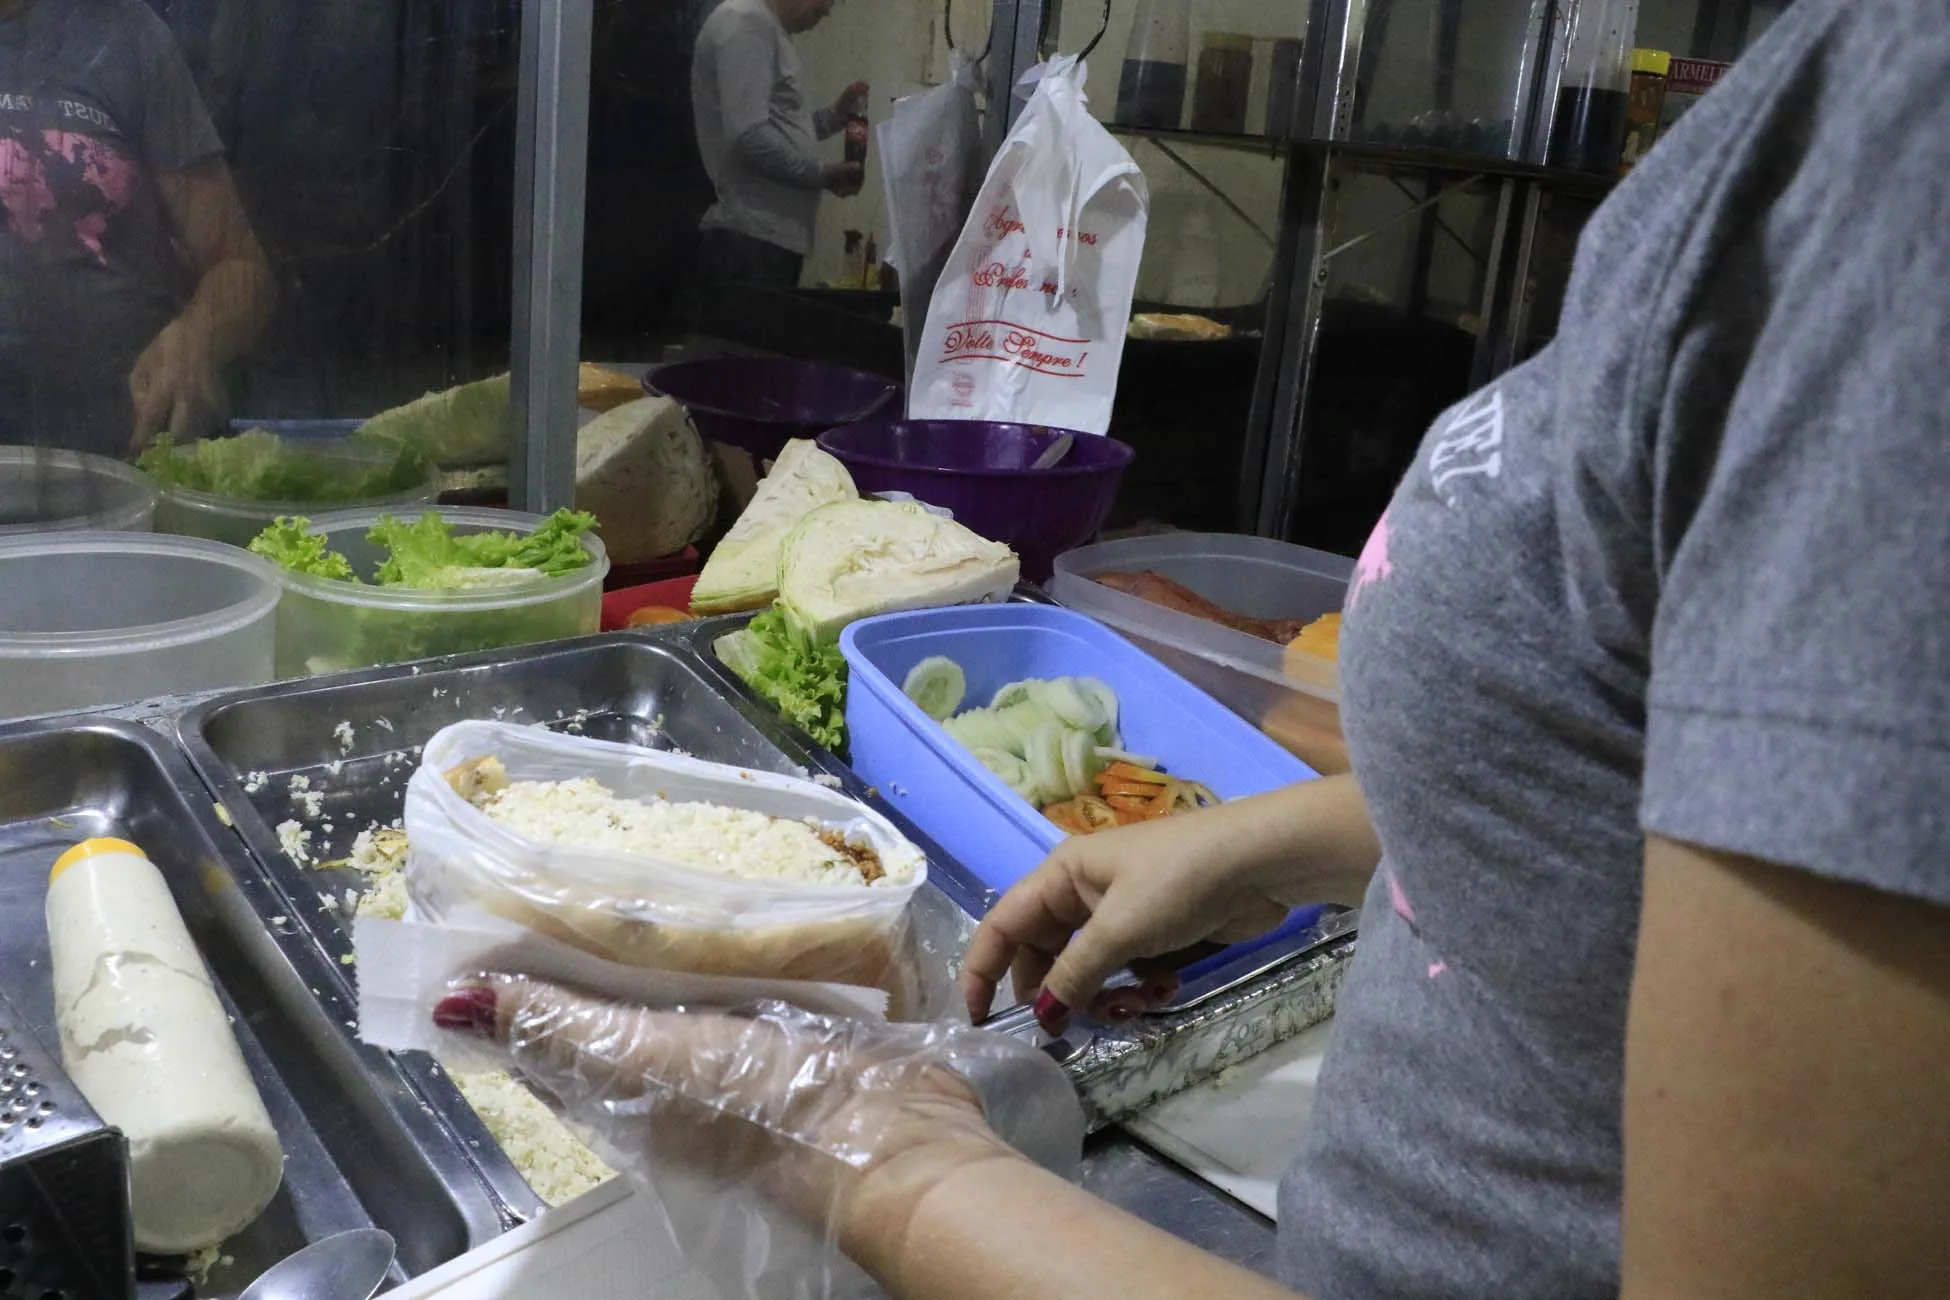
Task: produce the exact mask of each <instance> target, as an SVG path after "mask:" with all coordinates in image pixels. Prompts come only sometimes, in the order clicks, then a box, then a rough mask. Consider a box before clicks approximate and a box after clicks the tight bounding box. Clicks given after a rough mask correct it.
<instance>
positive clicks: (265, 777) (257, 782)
mask: <svg viewBox="0 0 1950 1300" xmlns="http://www.w3.org/2000/svg"><path fill="white" fill-rule="evenodd" d="M270 783H271V774H270V773H269V772H252V773H251V774H250V775H249V776H247V777H245V778H244V793H245V794H256V793H257V792H258V791H259V790H262V789H263V788H264V787H265V786H267V785H269V784H270Z"/></svg>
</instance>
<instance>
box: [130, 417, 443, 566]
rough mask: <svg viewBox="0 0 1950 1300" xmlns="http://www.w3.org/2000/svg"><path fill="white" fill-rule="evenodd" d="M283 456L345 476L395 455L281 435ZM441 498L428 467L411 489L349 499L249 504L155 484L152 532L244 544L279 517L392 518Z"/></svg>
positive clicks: (377, 465)
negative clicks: (378, 512)
mask: <svg viewBox="0 0 1950 1300" xmlns="http://www.w3.org/2000/svg"><path fill="white" fill-rule="evenodd" d="M280 441H281V442H282V443H283V444H284V449H285V452H286V454H288V455H290V456H292V457H294V458H301V459H304V460H313V461H317V462H318V463H319V465H320V466H321V468H324V469H326V470H327V471H328V472H329V470H331V469H338V470H342V471H344V472H346V473H348V474H350V473H355V472H357V471H359V470H365V469H378V468H381V467H383V466H384V465H386V464H387V463H388V462H389V461H391V460H392V459H393V458H394V457H395V456H396V455H397V453H396V452H394V451H392V450H390V449H386V448H377V447H364V446H360V445H359V444H357V443H354V442H349V441H346V440H344V439H342V438H329V439H328V438H312V437H300V438H292V437H288V436H284V435H280ZM439 496H440V485H439V481H438V480H437V479H436V478H435V471H434V469H433V468H432V466H428V468H427V471H426V476H425V478H423V479H422V480H421V481H420V482H419V483H418V484H416V485H415V486H413V487H410V488H406V489H403V490H401V491H398V492H393V493H389V494H387V495H385V496H378V497H364V498H350V499H345V500H338V501H316V500H314V501H250V500H246V499H244V498H242V497H232V496H224V495H221V494H219V493H216V492H203V491H199V490H197V489H196V488H187V487H176V486H172V485H170V484H167V483H160V482H159V483H157V484H156V531H157V532H159V533H179V534H181V535H183V536H185V537H208V538H210V539H211V540H213V541H218V542H229V543H230V544H231V545H232V546H249V545H250V542H251V538H253V537H255V536H257V535H258V534H259V533H261V532H263V531H264V530H265V529H266V528H267V527H269V526H270V524H271V521H272V520H274V519H277V518H278V517H280V516H282V515H319V514H323V513H325V512H326V511H342V510H356V509H385V510H389V511H391V512H392V513H394V514H404V513H406V512H407V511H413V512H414V513H418V511H417V510H416V509H415V507H418V506H428V505H432V504H433V503H434V501H435V500H437V499H438V498H439Z"/></svg>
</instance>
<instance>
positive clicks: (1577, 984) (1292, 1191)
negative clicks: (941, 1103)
mask: <svg viewBox="0 0 1950 1300" xmlns="http://www.w3.org/2000/svg"><path fill="white" fill-rule="evenodd" d="M1946 88H1950V8H1947V7H1946V6H1945V5H1944V3H1943V0H1800V3H1799V4H1797V5H1795V6H1794V7H1793V8H1791V9H1790V10H1789V11H1788V12H1787V13H1786V14H1785V15H1784V16H1783V17H1782V18H1781V19H1780V20H1779V21H1778V22H1777V23H1776V24H1775V26H1774V28H1773V29H1772V30H1771V31H1770V32H1769V34H1768V35H1767V37H1766V38H1764V40H1763V41H1762V42H1760V43H1759V44H1757V45H1756V47H1755V48H1754V49H1753V50H1751V51H1750V52H1749V54H1748V55H1747V57H1746V58H1744V59H1743V60H1742V61H1741V63H1740V64H1739V65H1738V66H1737V67H1736V68H1735V69H1734V70H1733V71H1732V72H1731V73H1730V74H1729V75H1728V77H1727V79H1726V80H1725V81H1724V82H1723V83H1722V84H1721V85H1720V86H1719V87H1718V88H1717V89H1716V90H1714V91H1713V93H1712V94H1710V95H1708V96H1706V97H1705V99H1704V100H1703V101H1702V102H1701V103H1700V104H1699V105H1698V106H1697V107H1695V108H1694V109H1693V110H1692V111H1691V113H1689V114H1688V116H1687V117H1686V118H1685V119H1684V121H1683V122H1682V123H1681V125H1680V126H1679V127H1678V128H1677V130H1676V131H1675V133H1674V135H1673V136H1672V137H1671V138H1670V139H1668V140H1666V141H1664V142H1662V143H1661V144H1660V145H1659V146H1658V148H1656V149H1655V150H1653V151H1652V153H1651V155H1650V157H1649V158H1648V159H1647V160H1646V161H1645V162H1644V163H1642V164H1641V165H1640V166H1639V167H1638V168H1637V169H1636V170H1635V171H1634V172H1633V174H1632V176H1631V178H1630V179H1629V180H1628V181H1627V182H1626V183H1625V184H1624V185H1622V186H1621V187H1620V189H1619V190H1618V192H1617V193H1616V194H1615V195H1614V196H1613V198H1612V199H1611V200H1610V201H1609V202H1608V203H1606V204H1605V205H1604V207H1603V208H1602V209H1601V210H1600V211H1599V213H1598V214H1597V216H1596V217H1595V218H1594V219H1593V221H1592V222H1591V224H1590V226H1589V227H1588V229H1587V231H1586V233H1585V235H1584V238H1583V241H1582V244H1581V246H1580V249H1579V255H1578V262H1577V267H1576V271H1575V273H1574V276H1573V280H1572V285H1571V291H1570V295H1569V298H1568V300H1567V303H1566V308H1565V312H1564V317H1563V324H1562V326H1561V329H1560V332H1559V335H1558V337H1557V339H1556V340H1555V341H1554V342H1553V343H1552V344H1551V346H1550V347H1548V348H1547V349H1546V350H1545V351H1544V352H1543V353H1542V354H1541V355H1539V356H1538V357H1537V358H1536V359H1535V360H1533V361H1532V362H1531V363H1529V364H1527V365H1525V366H1522V367H1520V368H1518V369H1517V370H1515V371H1512V372H1511V373H1510V374H1509V375H1507V376H1505V377H1504V378H1503V379H1502V380H1500V381H1498V382H1497V383H1495V384H1494V385H1492V386H1491V387H1489V388H1488V389H1486V390H1484V391H1483V392H1481V393H1478V394H1477V395H1475V396H1473V397H1471V398H1470V399H1469V400H1467V401H1465V402H1464V403H1462V404H1461V405H1459V406H1458V407H1456V408H1455V409H1454V410H1452V411H1450V412H1448V413H1447V414H1446V415H1444V416H1443V417H1442V419H1441V420H1440V421H1438V423H1437V424H1436V426H1435V428H1434V429H1433V430H1432V431H1431V433H1430V435H1429V437H1428V438H1427V440H1426V441H1425V442H1424V445H1423V447H1422V449H1421V451H1420V453H1419V455H1418V458H1417V460H1416V463H1415V465H1414V466H1413V467H1412V468H1411V469H1410V470H1409V472H1408V474H1407V477H1406V478H1405V480H1404V481H1403V483H1402V485H1401V487H1400V489H1399V491H1398V493H1397V494H1396V496H1395V499H1394V502H1393V504H1392V505H1391V506H1390V508H1389V510H1388V513H1387V515H1386V516H1385V517H1384V519H1383V521H1382V523H1381V525H1380V527H1379V528H1377V530H1376V532H1375V535H1374V537H1373V539H1372V540H1370V542H1369V543H1368V545H1367V548H1366V550H1365V552H1364V554H1363V555H1362V557H1361V560H1360V563H1359V565H1358V566H1357V572H1356V580H1355V584H1354V586H1353V588H1352V589H1351V591H1350V594H1349V600H1348V613H1347V624H1346V634H1345V639H1344V640H1343V642H1342V646H1343V652H1342V653H1343V661H1344V668H1343V672H1344V683H1345V686H1344V689H1345V698H1344V704H1343V711H1344V717H1345V723H1346V728H1347V735H1348V742H1349V748H1350V751H1351V753H1352V756H1353V760H1354V768H1355V771H1356V773H1357V775H1358V776H1359V778H1360V780H1361V783H1362V786H1363V789H1364V790H1365V792H1366V794H1367V797H1368V800H1369V804H1370V807H1371V808H1372V810H1373V813H1374V817H1375V822H1376V825H1377V827H1378V828H1379V831H1380V834H1381V842H1382V846H1383V850H1384V857H1383V865H1382V870H1381V872H1380V873H1379V874H1378V876H1377V878H1376V881H1375V885H1374V888H1373V889H1372V890H1371V891H1370V894H1369V897H1368V905H1367V908H1366V910H1365V920H1364V926H1363V930H1362V936H1361V950H1360V953H1359V956H1358V957H1357V958H1356V961H1355V965H1354V969H1353V971H1352V972H1351V974H1350V976H1349V978H1348V982H1347V986H1346V990H1345V992H1344V994H1343V996H1342V1000H1341V1004H1340V1008H1339V1016H1338V1018H1339V1022H1340V1026H1339V1032H1338V1035H1337V1041H1336V1046H1335V1050H1334V1053H1333V1055H1332V1057H1331V1058H1330V1060H1329V1062H1328V1064H1327V1067H1326V1070H1325V1073H1324V1075H1323V1078H1322V1081H1321V1090H1320V1097H1319V1101H1318V1105H1317V1106H1316V1108H1315V1110H1314V1112H1313V1119H1312V1123H1311V1126H1310V1128H1309V1132H1308V1137H1307V1140H1306V1142H1305V1144H1304V1147H1303V1150H1302V1153H1301V1156H1300V1159H1299V1160H1298V1162H1297V1163H1296V1166H1295V1169H1294V1171H1293V1173H1292V1174H1291V1175H1290V1176H1289V1178H1288V1180H1287V1182H1286V1184H1285V1186H1284V1187H1283V1189H1282V1197H1281V1204H1280V1228H1281V1234H1282V1239H1281V1263H1282V1271H1283V1274H1284V1276H1285V1277H1286V1279H1287V1280H1288V1281H1290V1282H1291V1283H1292V1284H1294V1285H1296V1286H1298V1287H1300V1288H1301V1289H1302V1290H1304V1291H1306V1292H1307V1293H1309V1294H1310V1295H1311V1296H1312V1297H1313V1298H1314V1300H1355V1298H1356V1297H1360V1298H1362V1300H1368V1298H1377V1300H1379V1298H1383V1297H1385V1298H1386V1300H1474V1298H1476V1297H1481V1298H1482V1300H1492V1298H1493V1300H1599V1298H1600V1297H1613V1296H1616V1294H1617V1290H1618V1264H1619V1249H1620V1240H1619V1238H1620V1232H1619V1202H1620V1172H1621V1149H1620V1105H1621V1094H1622V1073H1623V1059H1624V1044H1623V1039H1624V1026H1625V1012H1626V1004H1627V996H1628V987H1629V982H1630V979H1631V973H1632V963H1633V955H1634V947H1635V944H1636V939H1637V926H1638V909H1639V902H1640V879H1641V870H1642V854H1643V848H1644V837H1645V835H1646V834H1648V833H1655V834H1658V835H1662V836H1666V837H1668V838H1674V839H1680V840H1685V841H1690V842H1692V843H1696V844H1700V845H1704V846H1706V847H1709V848H1714V849H1720V850H1725V851H1729V852H1735V853H1742V854H1749V855H1753V856H1756V857H1759V858H1764V859H1769V860H1772V861H1775V862H1779V863H1783V864H1787V865H1789V866H1792V867H1796V868H1801V869H1804V870H1808V871H1812V872H1819V873H1821V874H1824V875H1828V876H1833V877H1838V878H1841V879H1845V880H1850V881H1855V882H1859V883H1861V884H1865V885H1870V886H1874V887H1877V888H1880V889H1884V890H1889V891H1894V892H1897V893H1901V894H1905V895H1909V896H1912V897H1915V898H1919V899H1923V900H1928V901H1930V902H1933V903H1937V904H1950V797H1946V796H1947V795H1950V397H1947V396H1946V393H1947V392H1950V388H1947V387H1946V385H1950V216H1946V214H1950V95H1946ZM1757 959H1759V957H1758V955H1757Z"/></svg>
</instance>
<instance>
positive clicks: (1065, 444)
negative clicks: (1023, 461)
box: [1029, 433, 1077, 469]
mask: <svg viewBox="0 0 1950 1300" xmlns="http://www.w3.org/2000/svg"><path fill="white" fill-rule="evenodd" d="M1076 441H1077V440H1076V439H1075V438H1073V437H1071V436H1070V435H1069V434H1067V433H1066V434H1064V435H1062V436H1061V437H1059V438H1058V439H1057V440H1056V441H1055V442H1052V443H1051V444H1050V445H1049V446H1047V447H1045V448H1043V454H1042V455H1040V456H1038V457H1037V458H1036V459H1035V460H1033V461H1031V462H1030V464H1029V468H1031V469H1055V468H1056V467H1057V466H1058V465H1061V464H1062V463H1063V458H1064V457H1065V456H1067V455H1069V454H1070V448H1072V447H1074V446H1075V445H1076Z"/></svg>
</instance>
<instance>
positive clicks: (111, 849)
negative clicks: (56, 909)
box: [47, 836, 149, 885]
mask: <svg viewBox="0 0 1950 1300" xmlns="http://www.w3.org/2000/svg"><path fill="white" fill-rule="evenodd" d="M111 853H126V854H128V855H129V856H131V857H136V858H141V859H142V860H143V861H145V862H146V861H148V859H149V855H148V854H147V853H144V852H143V851H142V850H141V849H140V848H138V847H136V846H135V845H133V844H131V843H129V842H128V841H127V840H117V839H110V838H108V837H106V836H103V837H101V838H99V839H92V840H83V841H82V842H81V843H79V844H77V845H75V846H74V847H73V848H71V849H69V850H68V851H67V852H66V853H63V854H62V855H61V856H60V857H58V858H56V859H55V860H54V870H52V871H50V872H48V873H47V882H48V883H49V884H50V885H51V884H53V883H54V882H55V881H56V880H58V879H60V877H61V873H62V872H63V871H66V870H67V869H68V868H69V867H72V866H73V865H74V864H75V863H77V862H80V861H81V860H82V859H83V858H98V857H105V856H107V855H108V854H111Z"/></svg>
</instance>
